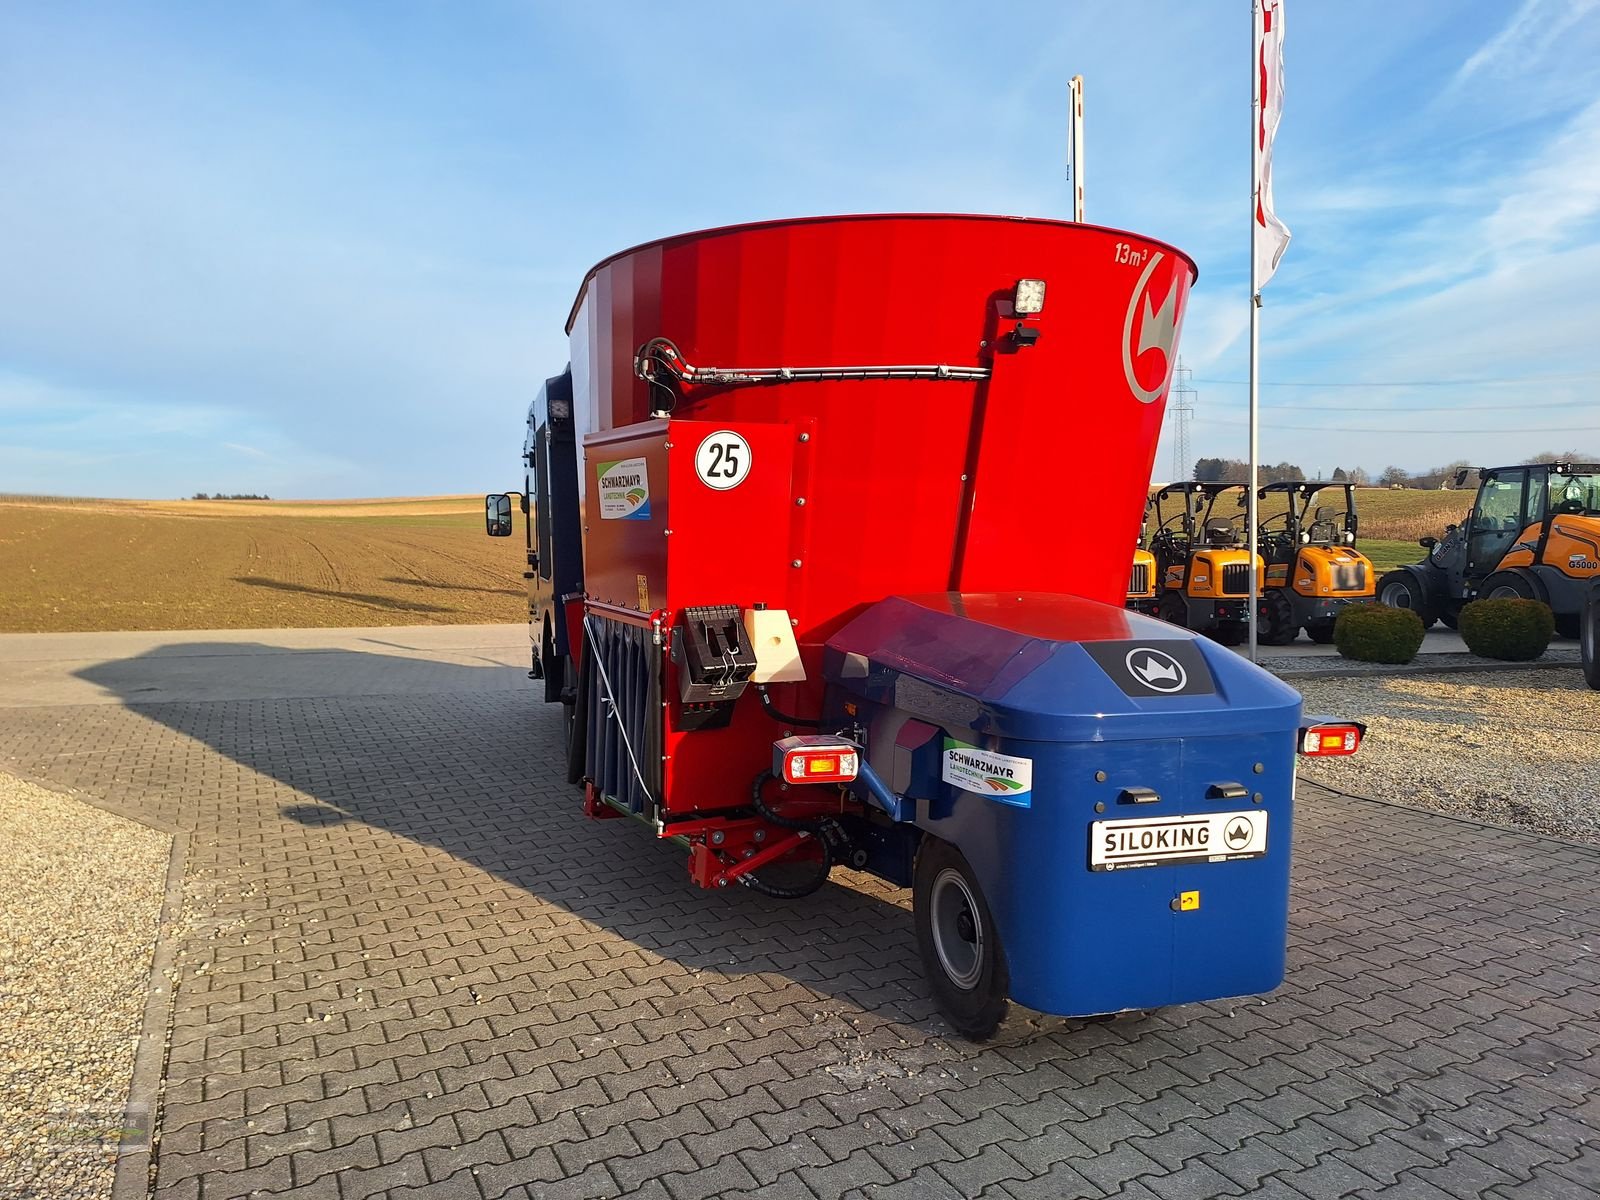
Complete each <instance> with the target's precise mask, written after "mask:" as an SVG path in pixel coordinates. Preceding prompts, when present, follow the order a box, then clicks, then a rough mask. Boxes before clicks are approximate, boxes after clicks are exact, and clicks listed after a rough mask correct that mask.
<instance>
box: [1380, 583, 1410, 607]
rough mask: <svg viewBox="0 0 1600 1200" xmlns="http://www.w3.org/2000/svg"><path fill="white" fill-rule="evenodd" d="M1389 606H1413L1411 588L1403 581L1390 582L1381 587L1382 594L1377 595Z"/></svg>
mask: <svg viewBox="0 0 1600 1200" xmlns="http://www.w3.org/2000/svg"><path fill="white" fill-rule="evenodd" d="M1378 599H1379V600H1381V601H1382V602H1383V603H1384V604H1387V605H1388V606H1389V607H1390V608H1413V607H1415V606H1414V605H1413V604H1412V603H1411V589H1410V588H1409V587H1407V586H1406V585H1405V584H1403V583H1391V584H1389V585H1388V586H1386V587H1385V588H1384V589H1383V595H1381V596H1379V597H1378Z"/></svg>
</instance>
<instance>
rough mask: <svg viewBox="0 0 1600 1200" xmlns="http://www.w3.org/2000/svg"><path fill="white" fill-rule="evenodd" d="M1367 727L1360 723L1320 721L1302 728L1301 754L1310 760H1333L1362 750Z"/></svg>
mask: <svg viewBox="0 0 1600 1200" xmlns="http://www.w3.org/2000/svg"><path fill="white" fill-rule="evenodd" d="M1366 736H1367V727H1366V726H1365V725H1363V724H1362V723H1361V722H1360V721H1318V722H1317V723H1316V724H1314V725H1302V726H1301V727H1300V753H1301V754H1303V755H1305V756H1306V757H1308V758H1333V757H1335V756H1338V755H1345V754H1354V753H1355V752H1356V751H1357V750H1359V749H1361V739H1362V738H1364V737H1366Z"/></svg>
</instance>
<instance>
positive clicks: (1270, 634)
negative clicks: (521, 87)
mask: <svg viewBox="0 0 1600 1200" xmlns="http://www.w3.org/2000/svg"><path fill="white" fill-rule="evenodd" d="M1261 617H1262V620H1261V624H1260V626H1259V628H1257V630H1256V640H1257V641H1259V642H1260V643H1261V644H1262V645H1263V646H1287V645H1288V644H1289V643H1290V642H1292V641H1294V639H1295V637H1296V635H1298V634H1299V632H1300V628H1299V626H1297V625H1296V624H1295V621H1294V601H1292V600H1290V599H1289V597H1288V596H1286V595H1284V593H1283V592H1282V591H1281V590H1280V589H1278V588H1272V589H1270V590H1268V592H1267V593H1266V595H1264V596H1262V597H1261Z"/></svg>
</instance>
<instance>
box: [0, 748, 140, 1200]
mask: <svg viewBox="0 0 1600 1200" xmlns="http://www.w3.org/2000/svg"><path fill="white" fill-rule="evenodd" d="M171 845H172V839H171V838H170V837H169V836H168V835H167V834H165V833H160V832H158V831H156V830H154V829H150V828H148V827H147V826H144V825H140V824H137V823H135V822H133V821H128V820H125V819H123V818H122V817H116V816H112V815H111V814H110V813H107V812H103V811H101V810H100V809H98V808H95V807H93V806H91V805H89V804H86V803H84V802H83V801H81V800H76V799H74V798H72V797H71V796H67V795H63V794H62V793H60V792H52V791H47V790H46V789H44V788H41V787H36V786H35V785H33V784H31V783H26V782H24V781H23V780H20V779H16V778H13V777H12V776H9V775H4V774H0V846H3V847H4V853H0V1030H3V1031H4V1034H3V1036H4V1041H3V1043H0V1046H3V1048H0V1195H12V1194H15V1195H21V1196H50V1197H71V1198H73V1200H77V1198H80V1197H82V1198H92V1200H103V1198H104V1197H107V1196H109V1195H110V1193H111V1181H112V1175H113V1172H114V1170H115V1165H116V1146H117V1145H118V1143H119V1140H120V1141H122V1142H125V1143H126V1144H128V1145H130V1146H132V1147H135V1148H137V1147H139V1146H140V1145H142V1144H143V1143H144V1141H145V1140H146V1139H147V1137H148V1123H147V1122H148V1114H127V1119H125V1115H124V1111H123V1110H124V1108H125V1106H126V1104H127V1099H128V1081H129V1078H130V1076H131V1074H132V1071H133V1057H134V1051H135V1049H136V1048H137V1046H138V1043H139V1032H140V1030H139V1027H140V1023H141V1020H142V1018H143V1016H144V1006H145V999H146V994H147V991H148V988H149V982H150V956H151V951H152V949H153V946H154V943H155V937H156V927H157V920H158V918H159V916H160V913H161V903H162V899H163V894H164V886H165V879H166V871H167V856H168V854H169V852H170V850H171Z"/></svg>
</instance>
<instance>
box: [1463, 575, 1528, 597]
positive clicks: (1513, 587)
mask: <svg viewBox="0 0 1600 1200" xmlns="http://www.w3.org/2000/svg"><path fill="white" fill-rule="evenodd" d="M1538 598H1539V593H1538V591H1537V590H1536V589H1535V588H1534V586H1533V580H1531V579H1529V578H1528V577H1527V576H1526V575H1523V574H1522V573H1521V572H1518V571H1496V572H1495V573H1494V574H1493V575H1491V576H1489V578H1487V579H1485V580H1484V581H1483V586H1482V587H1481V588H1479V589H1478V599H1480V600H1537V599H1538Z"/></svg>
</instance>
